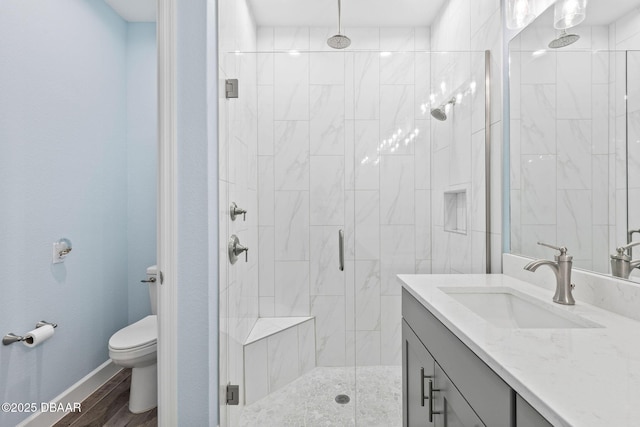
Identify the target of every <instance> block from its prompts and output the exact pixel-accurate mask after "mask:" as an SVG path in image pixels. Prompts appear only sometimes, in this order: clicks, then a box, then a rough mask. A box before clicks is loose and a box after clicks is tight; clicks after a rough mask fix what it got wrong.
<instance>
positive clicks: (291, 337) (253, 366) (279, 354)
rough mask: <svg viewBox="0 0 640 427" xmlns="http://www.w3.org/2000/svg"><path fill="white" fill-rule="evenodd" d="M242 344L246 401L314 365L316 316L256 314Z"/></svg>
mask: <svg viewBox="0 0 640 427" xmlns="http://www.w3.org/2000/svg"><path fill="white" fill-rule="evenodd" d="M243 347H244V396H245V404H247V405H249V404H251V403H253V402H255V401H257V400H259V399H262V398H263V397H265V396H267V395H268V394H269V393H272V392H274V391H276V390H278V389H280V388H282V387H283V386H285V385H287V384H289V383H290V382H292V381H293V380H295V379H296V378H298V377H300V376H301V375H302V374H304V373H306V372H309V371H310V370H312V369H313V368H315V366H316V338H315V318H314V317H261V318H258V320H257V321H256V323H255V325H253V329H252V330H251V332H250V333H249V336H248V337H247V339H246V341H245V342H244V346H243Z"/></svg>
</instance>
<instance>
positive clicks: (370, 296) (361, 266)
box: [355, 261, 380, 331]
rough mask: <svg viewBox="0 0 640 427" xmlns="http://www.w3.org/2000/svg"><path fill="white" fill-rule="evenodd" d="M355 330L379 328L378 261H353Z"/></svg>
mask: <svg viewBox="0 0 640 427" xmlns="http://www.w3.org/2000/svg"><path fill="white" fill-rule="evenodd" d="M355 314H356V320H355V321H356V325H355V326H356V330H357V331H373V330H376V331H379V330H380V261H356V262H355Z"/></svg>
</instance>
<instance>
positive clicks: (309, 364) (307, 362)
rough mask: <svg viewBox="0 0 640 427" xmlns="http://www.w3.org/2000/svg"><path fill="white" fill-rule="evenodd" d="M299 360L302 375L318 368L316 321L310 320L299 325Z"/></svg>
mask: <svg viewBox="0 0 640 427" xmlns="http://www.w3.org/2000/svg"><path fill="white" fill-rule="evenodd" d="M298 358H299V361H298V367H299V369H300V375H302V374H305V373H307V372H309V371H310V370H312V369H313V368H315V367H316V328H315V320H309V321H306V322H303V323H301V324H299V325H298Z"/></svg>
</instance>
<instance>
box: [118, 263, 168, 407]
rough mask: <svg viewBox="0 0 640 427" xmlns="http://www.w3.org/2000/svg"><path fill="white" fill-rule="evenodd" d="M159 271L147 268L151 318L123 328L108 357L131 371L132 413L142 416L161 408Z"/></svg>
mask: <svg viewBox="0 0 640 427" xmlns="http://www.w3.org/2000/svg"><path fill="white" fill-rule="evenodd" d="M157 272H158V268H157V266H155V265H153V266H151V267H149V268H147V283H148V285H149V296H150V297H151V313H152V314H151V315H149V316H147V317H145V318H144V319H141V320H139V321H137V322H135V323H133V324H131V325H129V326H127V327H125V328H122V329H120V330H119V331H118V332H116V333H115V334H113V335H112V336H111V338H110V339H109V357H110V358H111V360H112V361H113V363H115V364H116V365H118V366H122V367H124V368H132V370H131V390H130V392H129V411H131V412H133V413H135V414H139V413H141V412H146V411H148V410H150V409H153V408H155V407H156V406H157V405H158V377H157V372H158V358H157V353H156V350H157V340H158V322H157V317H156V276H157Z"/></svg>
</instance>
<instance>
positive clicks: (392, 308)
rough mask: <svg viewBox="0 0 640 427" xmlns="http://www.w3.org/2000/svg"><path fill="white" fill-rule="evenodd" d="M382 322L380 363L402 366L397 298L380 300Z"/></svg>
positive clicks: (400, 310) (400, 303)
mask: <svg viewBox="0 0 640 427" xmlns="http://www.w3.org/2000/svg"><path fill="white" fill-rule="evenodd" d="M380 312H381V313H382V321H381V327H380V349H381V352H380V359H381V360H380V363H381V364H382V365H387V366H388V365H396V366H397V365H401V364H402V327H401V325H402V302H401V298H400V297H399V296H383V297H381V298H380Z"/></svg>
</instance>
